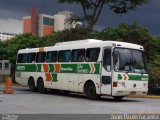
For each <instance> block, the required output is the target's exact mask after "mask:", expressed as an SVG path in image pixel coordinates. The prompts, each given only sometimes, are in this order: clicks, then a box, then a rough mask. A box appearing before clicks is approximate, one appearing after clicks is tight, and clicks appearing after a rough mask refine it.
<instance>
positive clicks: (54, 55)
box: [46, 51, 57, 62]
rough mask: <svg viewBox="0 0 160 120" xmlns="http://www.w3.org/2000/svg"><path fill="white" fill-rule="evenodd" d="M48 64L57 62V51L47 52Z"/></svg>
mask: <svg viewBox="0 0 160 120" xmlns="http://www.w3.org/2000/svg"><path fill="white" fill-rule="evenodd" d="M46 61H47V62H57V51H50V52H47V59H46Z"/></svg>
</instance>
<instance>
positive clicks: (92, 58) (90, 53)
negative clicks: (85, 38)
mask: <svg viewBox="0 0 160 120" xmlns="http://www.w3.org/2000/svg"><path fill="white" fill-rule="evenodd" d="M99 52H100V48H89V49H87V51H86V61H87V62H96V61H97V60H98V57H99Z"/></svg>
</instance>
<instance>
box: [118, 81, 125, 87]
mask: <svg viewBox="0 0 160 120" xmlns="http://www.w3.org/2000/svg"><path fill="white" fill-rule="evenodd" d="M117 87H125V82H118V85H117Z"/></svg>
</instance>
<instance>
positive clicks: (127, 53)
mask: <svg viewBox="0 0 160 120" xmlns="http://www.w3.org/2000/svg"><path fill="white" fill-rule="evenodd" d="M143 52H144V48H143V47H142V46H140V45H136V44H131V43H124V42H116V41H101V40H94V39H87V40H79V41H71V42H62V43H57V44H56V45H55V46H51V47H44V48H31V49H29V48H27V49H22V50H19V51H18V55H17V65H16V74H15V79H16V82H17V83H19V84H21V85H24V86H29V87H30V89H31V90H35V89H36V88H38V91H39V92H41V93H44V91H45V89H46V88H48V89H59V90H64V91H73V92H80V93H86V95H87V97H88V98H90V99H96V98H98V97H99V96H100V95H110V96H113V97H114V98H116V99H120V98H122V97H124V96H128V95H146V94H147V91H148V78H149V77H148V74H147V72H146V68H145V63H144V56H143Z"/></svg>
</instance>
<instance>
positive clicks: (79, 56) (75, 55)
mask: <svg viewBox="0 0 160 120" xmlns="http://www.w3.org/2000/svg"><path fill="white" fill-rule="evenodd" d="M84 61H85V49H77V50H72V62H84Z"/></svg>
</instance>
